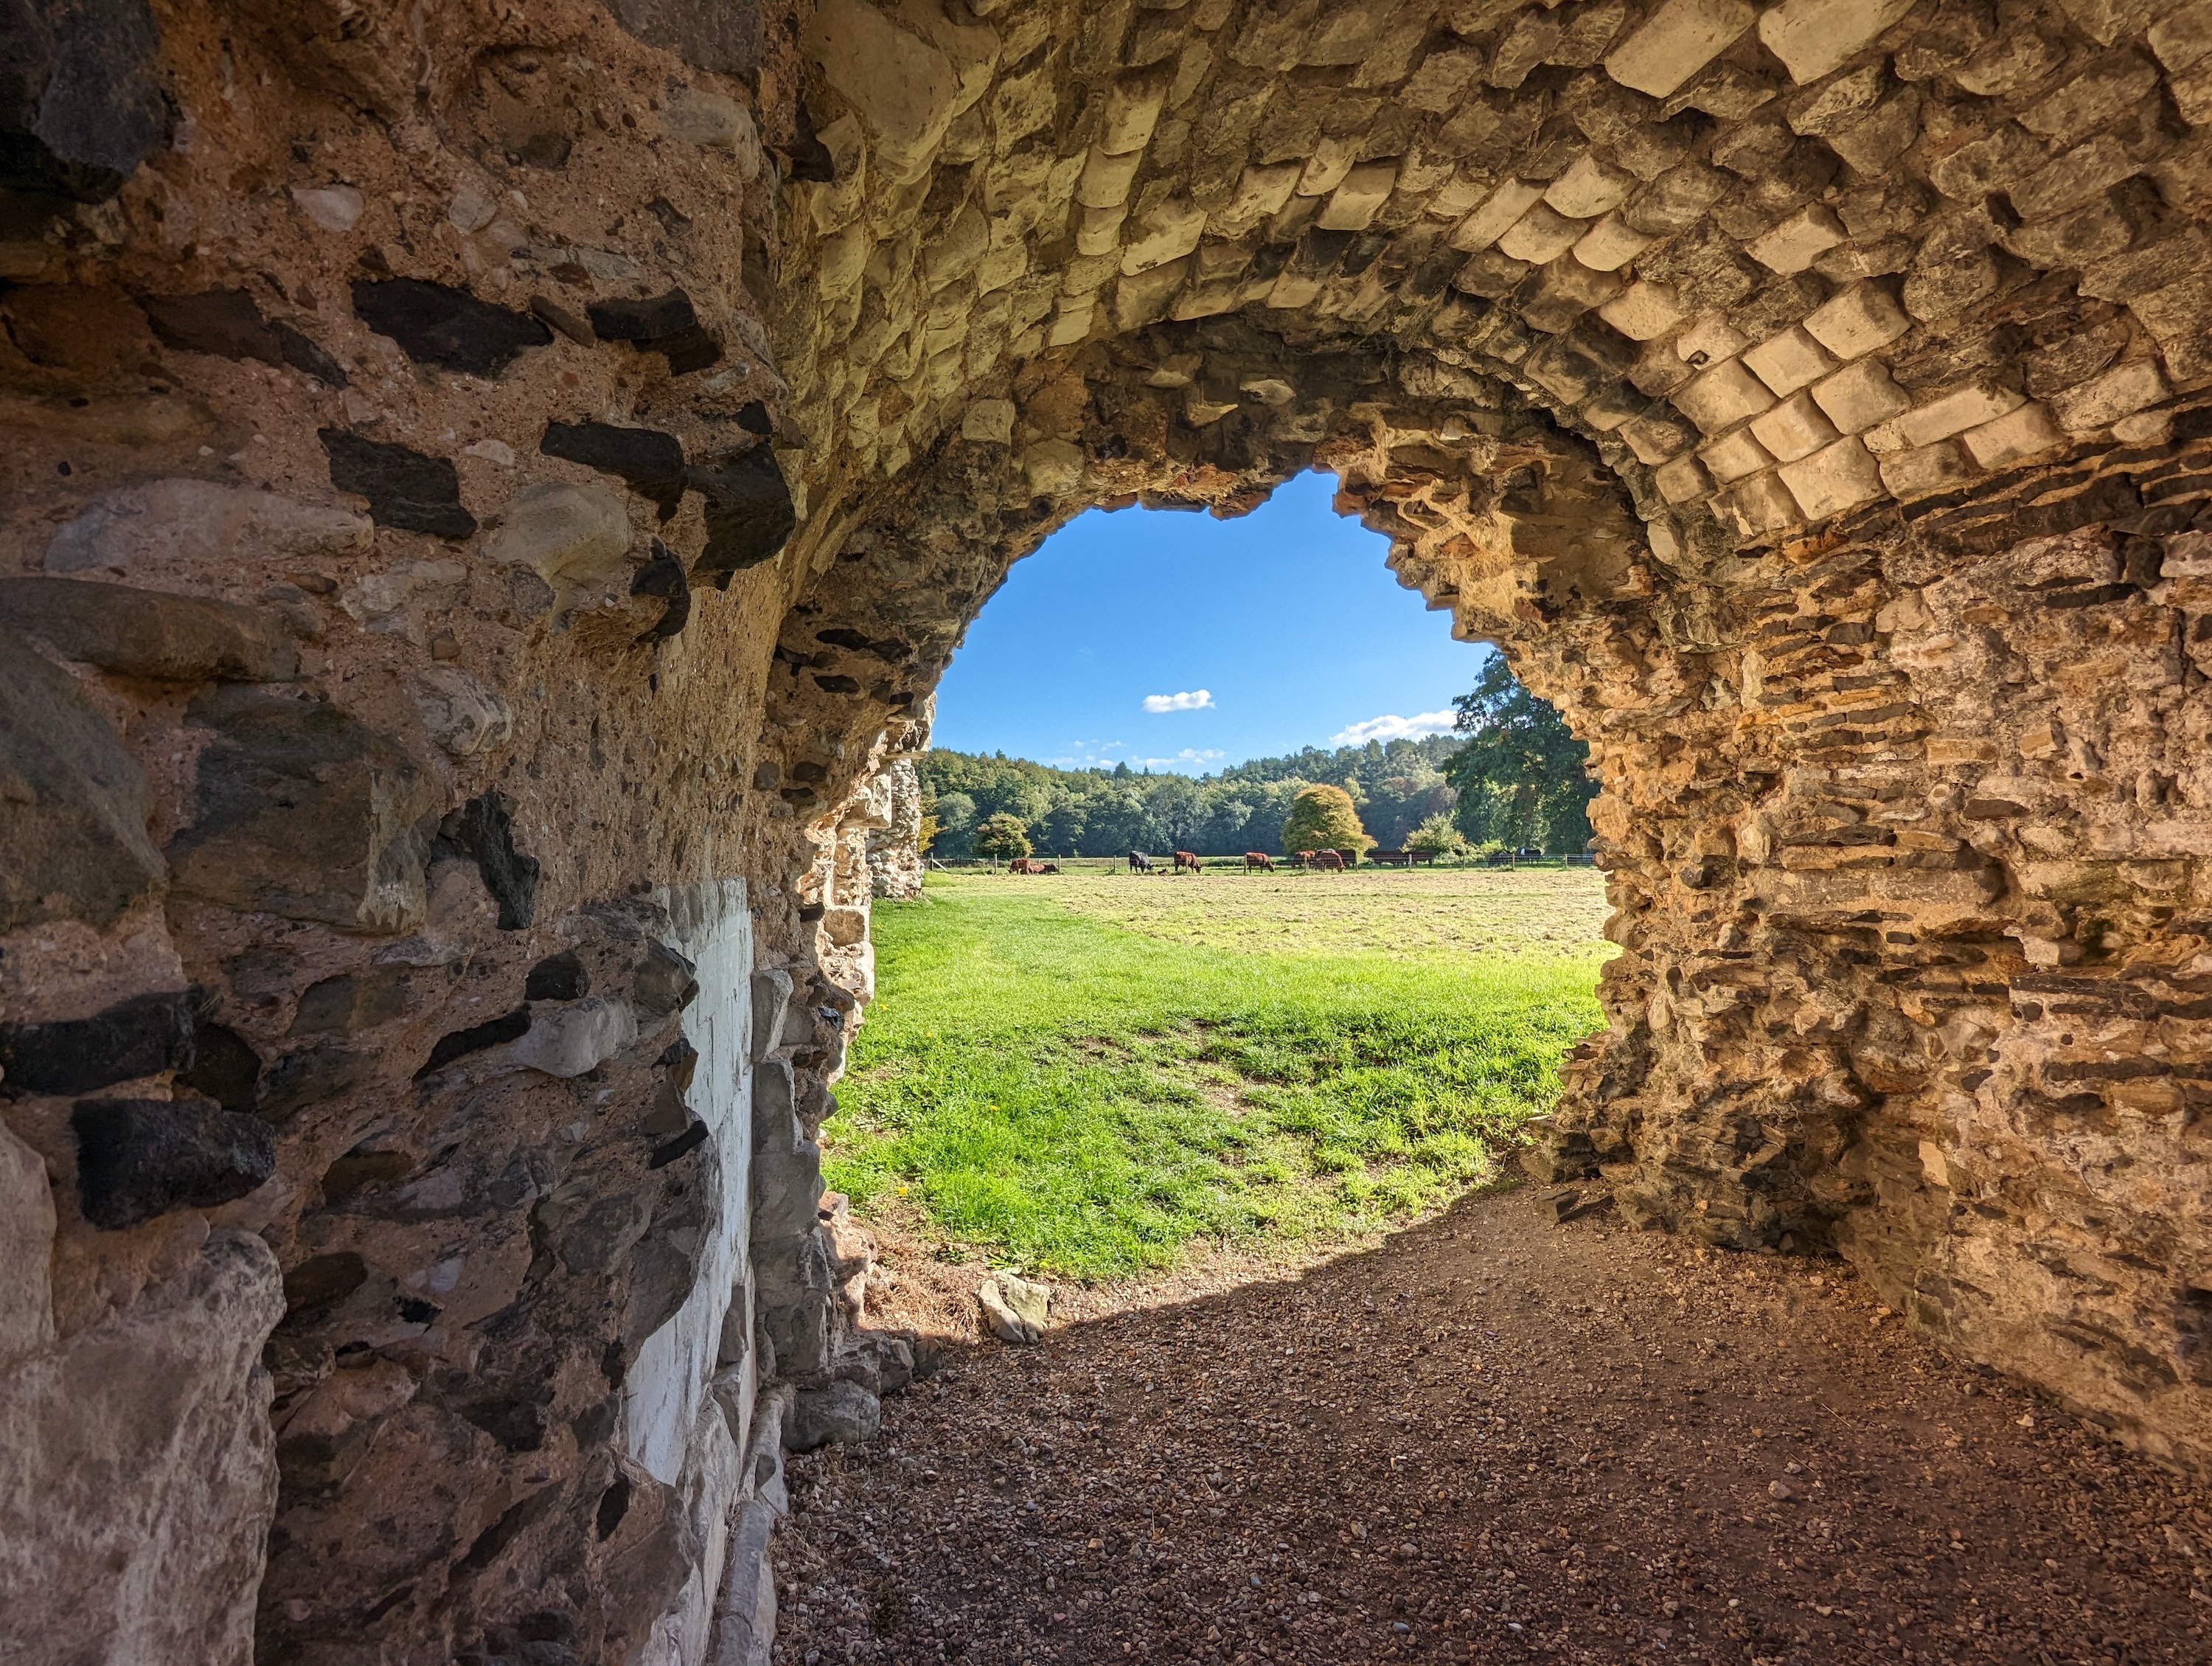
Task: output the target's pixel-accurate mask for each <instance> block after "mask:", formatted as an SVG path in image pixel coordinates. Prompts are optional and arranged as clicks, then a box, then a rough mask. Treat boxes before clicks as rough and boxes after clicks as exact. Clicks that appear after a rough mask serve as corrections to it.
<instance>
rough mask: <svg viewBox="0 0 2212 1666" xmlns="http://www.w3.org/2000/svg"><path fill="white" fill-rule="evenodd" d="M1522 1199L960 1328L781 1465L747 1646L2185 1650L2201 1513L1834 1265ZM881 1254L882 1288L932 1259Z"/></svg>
mask: <svg viewBox="0 0 2212 1666" xmlns="http://www.w3.org/2000/svg"><path fill="white" fill-rule="evenodd" d="M1552 1216H1553V1211H1552V1210H1551V1209H1550V1208H1549V1207H1547V1205H1546V1203H1545V1201H1544V1199H1543V1198H1542V1197H1541V1196H1540V1195H1538V1194H1536V1193H1535V1192H1534V1191H1533V1190H1530V1189H1522V1190H1521V1191H1519V1192H1515V1193H1507V1194H1502V1195H1488V1196H1483V1197H1477V1198H1470V1199H1468V1200H1465V1201H1462V1203H1460V1204H1459V1205H1458V1206H1457V1207H1455V1208H1453V1209H1452V1210H1450V1211H1449V1212H1448V1213H1445V1214H1443V1216H1441V1217H1438V1218H1437V1219H1432V1220H1431V1221H1428V1222H1426V1223H1425V1224H1423V1225H1419V1226H1417V1227H1414V1228H1413V1229H1410V1230H1408V1231H1403V1232H1401V1233H1398V1234H1396V1235H1395V1236H1394V1237H1391V1238H1390V1239H1389V1241H1388V1242H1387V1243H1384V1244H1383V1245H1382V1246H1381V1247H1380V1248H1378V1249H1375V1250H1373V1251H1371V1252H1368V1253H1362V1254H1355V1255H1350V1256H1344V1257H1342V1258H1340V1259H1338V1260H1334V1261H1330V1262H1323V1263H1320V1264H1317V1265H1315V1266H1312V1267H1310V1268H1306V1269H1304V1270H1303V1271H1301V1272H1299V1273H1297V1274H1294V1275H1291V1274H1285V1275H1278V1276H1271V1277H1270V1276H1263V1277H1261V1278H1259V1279H1257V1280H1255V1281H1252V1282H1247V1283H1243V1284H1242V1285H1239V1286H1236V1287H1233V1288H1228V1289H1225V1290H1221V1291H1218V1292H1214V1293H1211V1294H1204V1295H1200V1296H1198V1297H1195V1298H1191V1299H1185V1300H1180V1301H1176V1302H1173V1303H1170V1304H1165V1305H1144V1304H1141V1303H1140V1302H1139V1301H1136V1300H1131V1299H1127V1298H1124V1299H1122V1300H1121V1302H1120V1304H1119V1305H1118V1310H1116V1304H1115V1303H1114V1302H1111V1301H1102V1300H1100V1299H1099V1298H1095V1297H1094V1298H1091V1299H1090V1300H1088V1301H1086V1302H1085V1303H1084V1304H1083V1305H1085V1306H1088V1307H1091V1308H1092V1309H1094V1310H1096V1309H1099V1308H1104V1309H1105V1310H1104V1311H1102V1312H1099V1313H1098V1314H1097V1316H1092V1317H1083V1318H1079V1319H1078V1320H1076V1321H1075V1322H1072V1323H1070V1324H1068V1325H1067V1326H1066V1327H1065V1328H1063V1329H1055V1330H1054V1332H1053V1333H1052V1334H1051V1335H1049V1336H1048V1339H1047V1340H1046V1341H1045V1342H1044V1343H1043V1344H1042V1345H1041V1346H1040V1347H1036V1348H1033V1349H1019V1348H1012V1347H1003V1346H1000V1345H997V1344H977V1343H972V1342H971V1343H967V1344H964V1345H955V1346H953V1347H950V1348H949V1349H948V1350H947V1354H946V1365H945V1369H944V1370H943V1371H941V1372H940V1373H939V1375H938V1376H937V1377H935V1378H933V1379H932V1380H930V1381H927V1382H924V1383H919V1384H917V1385H915V1387H914V1388H913V1389H909V1390H908V1392H907V1393H906V1394H905V1395H902V1396H900V1397H898V1398H896V1399H894V1400H892V1401H890V1402H886V1404H885V1406H884V1430H883V1433H882V1435H881V1436H880V1437H879V1438H878V1439H877V1440H876V1441H875V1442H873V1443H872V1444H870V1445H868V1446H866V1447H865V1448H861V1449H857V1450H836V1449H833V1450H827V1451H824V1452H823V1453H820V1454H817V1455H815V1456H811V1457H807V1458H803V1459H799V1460H796V1461H795V1462H794V1464H793V1483H794V1487H793V1497H794V1510H793V1517H792V1519H791V1520H790V1522H788V1523H787V1524H786V1525H785V1527H784V1528H783V1529H781V1531H780V1532H779V1535H778V1537H777V1540H776V1545H775V1555H776V1559H777V1566H778V1586H779V1590H780V1595H781V1604H782V1620H781V1638H780V1639H779V1642H778V1645H777V1658H778V1659H779V1660H783V1661H787V1662H790V1663H792V1666H828V1663H843V1662H848V1661H861V1660H868V1661H875V1660H884V1661H902V1662H903V1661H928V1660H936V1659H939V1658H944V1659H954V1658H957V1659H962V1660H965V1661H971V1662H977V1663H988V1666H999V1663H1007V1666H1017V1663H1021V1662H1035V1663H1043V1662H1048V1661H1050V1662H1067V1663H1095V1662H1107V1661H1116V1660H1122V1659H1130V1660H1137V1661H1145V1662H1184V1661H1190V1662H1207V1663H1216V1662H1218V1663H1224V1666H1233V1663H1237V1662H1256V1661H1262V1660H1265V1661H1288V1662H1301V1663H1305V1662H1311V1663H1340V1662H1341V1663H1349V1662H1355V1661H1358V1662H1365V1661H1375V1660H1400V1659H1423V1660H1438V1661H1462V1660H1480V1661H1485V1662H1490V1661H1516V1660H1526V1659H1531V1658H1537V1657H1542V1658H1545V1659H1549V1660H1559V1661H1576V1662H1583V1661H1590V1662H1599V1661H1620V1660H1628V1659H1637V1660H1650V1661H1655V1662H1656V1661H1666V1660H1701V1661H1731V1662H1745V1663H1783V1662H1789V1663H1802V1666H1827V1663H1832V1662H1852V1661H1863V1660H1883V1661H1899V1660H1926V1661H1954V1660H1959V1661H1966V1660H1974V1661H1978V1660H1990V1661H2005V1662H2021V1663H2045V1662H2076V1661H2081V1662H2101V1661H2113V1660H2117V1661H2122V1662H2130V1663H2150V1662H2173V1663H2192V1666H2193V1663H2202V1662H2203V1661H2204V1660H2206V1659H2207V1658H2208V1657H2212V1636H2208V1633H2212V1605H2208V1602H2212V1496H2208V1495H2207V1494H2206V1493H2204V1492H2203V1491H2202V1490H2200V1489H2197V1488H2196V1487H2192V1485H2191V1483H2190V1482H2188V1481H2185V1480H2184V1479H2181V1478H2179V1477H2176V1476H2174V1475H2171V1474H2166V1472H2164V1471H2162V1470H2160V1469H2159V1468H2155V1467H2154V1466H2153V1465H2151V1464H2150V1463H2149V1462H2146V1461H2145V1460H2143V1459H2142V1458H2139V1457H2136V1456H2133V1455H2131V1454H2129V1453H2127V1452H2124V1451H2122V1450H2119V1449H2118V1448H2116V1447H2114V1446H2113V1445H2112V1444H2111V1443H2110V1442H2109V1441H2108V1440H2107V1439H2106V1438H2105V1437H2104V1436H2102V1435H2101V1434H2100V1433H2099V1432H2096V1431H2094V1430H2092V1429H2089V1428H2087V1427H2086V1426H2083V1425H2081V1423H2079V1422H2077V1421H2076V1420H2074V1419H2072V1418H2070V1417H2068V1416H2066V1415H2064V1414H2061V1413H2059V1412H2057V1410H2056V1409H2055V1408H2051V1407H2049V1406H2047V1405H2045V1404H2044V1403H2042V1402H2039V1401H2037V1400H2035V1399H2033V1398H2032V1397H2031V1396H2030V1395H2027V1393H2025V1392H2024V1391H2022V1390H2021V1389H2018V1388H2015V1387H2014V1386H2012V1385H2010V1384H2008V1383H2002V1382H2001V1381H1999V1380H1997V1379H1996V1378H1993V1377H1988V1376H1985V1375H1984V1374H1982V1373H1980V1372H1978V1371H1975V1370H1974V1369H1972V1368H1971V1367H1968V1366H1965V1365H1960V1364H1958V1363H1957V1362H1955V1361H1953V1360H1950V1359H1947V1358H1946V1357H1945V1356H1943V1355H1942V1354H1940V1353H1936V1351H1935V1350H1933V1349H1932V1348H1930V1347H1927V1346H1926V1345H1924V1344H1923V1343H1921V1342H1920V1341H1917V1340H1916V1339H1914V1338H1912V1337H1911V1336H1909V1335H1905V1334H1904V1333H1903V1331H1902V1330H1901V1329H1900V1328H1899V1322H1898V1321H1897V1320H1896V1319H1895V1318H1894V1317H1893V1316H1889V1315H1888V1314H1887V1311H1886V1310H1879V1309H1877V1308H1876V1307H1875V1305H1874V1304H1873V1303H1872V1302H1871V1300H1870V1299H1869V1298H1868V1297H1866V1296H1865V1295H1864V1294H1863V1292H1862V1291H1861V1289H1860V1287H1859V1286H1857V1283H1856V1282H1855V1281H1854V1280H1851V1278H1850V1275H1849V1274H1848V1271H1847V1270H1846V1269H1844V1268H1841V1266H1840V1265H1839V1264H1838V1263H1837V1262H1832V1261H1828V1262H1808V1261H1804V1260H1795V1259H1784V1258H1779V1257H1772V1256H1727V1255H1719V1254H1700V1253H1699V1252H1698V1251H1697V1250H1696V1249H1693V1248H1692V1247H1691V1246H1690V1245H1688V1244H1686V1243H1682V1242H1681V1241H1680V1240H1676V1239H1672V1238H1666V1237H1659V1236H1656V1235H1652V1234H1644V1233H1636V1232H1632V1231H1629V1230H1627V1229H1626V1227H1624V1226H1622V1225H1620V1224H1619V1223H1618V1222H1617V1221H1616V1220H1614V1219H1613V1217H1612V1216H1611V1215H1610V1214H1608V1213H1603V1212H1601V1213H1596V1214H1594V1215H1591V1216H1588V1217H1585V1218H1583V1219H1577V1220H1574V1221H1572V1222H1571V1223H1569V1224H1566V1225H1556V1224H1554V1223H1553V1218H1552ZM891 1266H892V1268H893V1271H894V1273H895V1274H897V1276H898V1279H899V1281H900V1282H899V1291H900V1294H901V1296H902V1298H904V1299H905V1300H906V1301H907V1302H908V1304H910V1305H911V1304H920V1305H923V1306H926V1305H927V1301H926V1299H925V1297H924V1292H926V1290H927V1287H928V1286H930V1284H931V1281H932V1280H935V1282H936V1287H937V1289H938V1291H939V1294H940V1296H941V1295H942V1293H943V1291H944V1289H945V1285H946V1282H947V1278H948V1275H950V1274H951V1273H952V1271H953V1269H950V1268H942V1267H933V1266H931V1265H930V1264H929V1263H927V1261H926V1259H925V1258H922V1257H919V1256H914V1255H912V1254H911V1253H910V1252H905V1251H902V1250H900V1249H896V1247H895V1248H894V1249H893V1250H892V1253H891ZM963 1276H965V1281H966V1285H967V1287H969V1288H972V1284H973V1279H972V1275H963Z"/></svg>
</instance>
